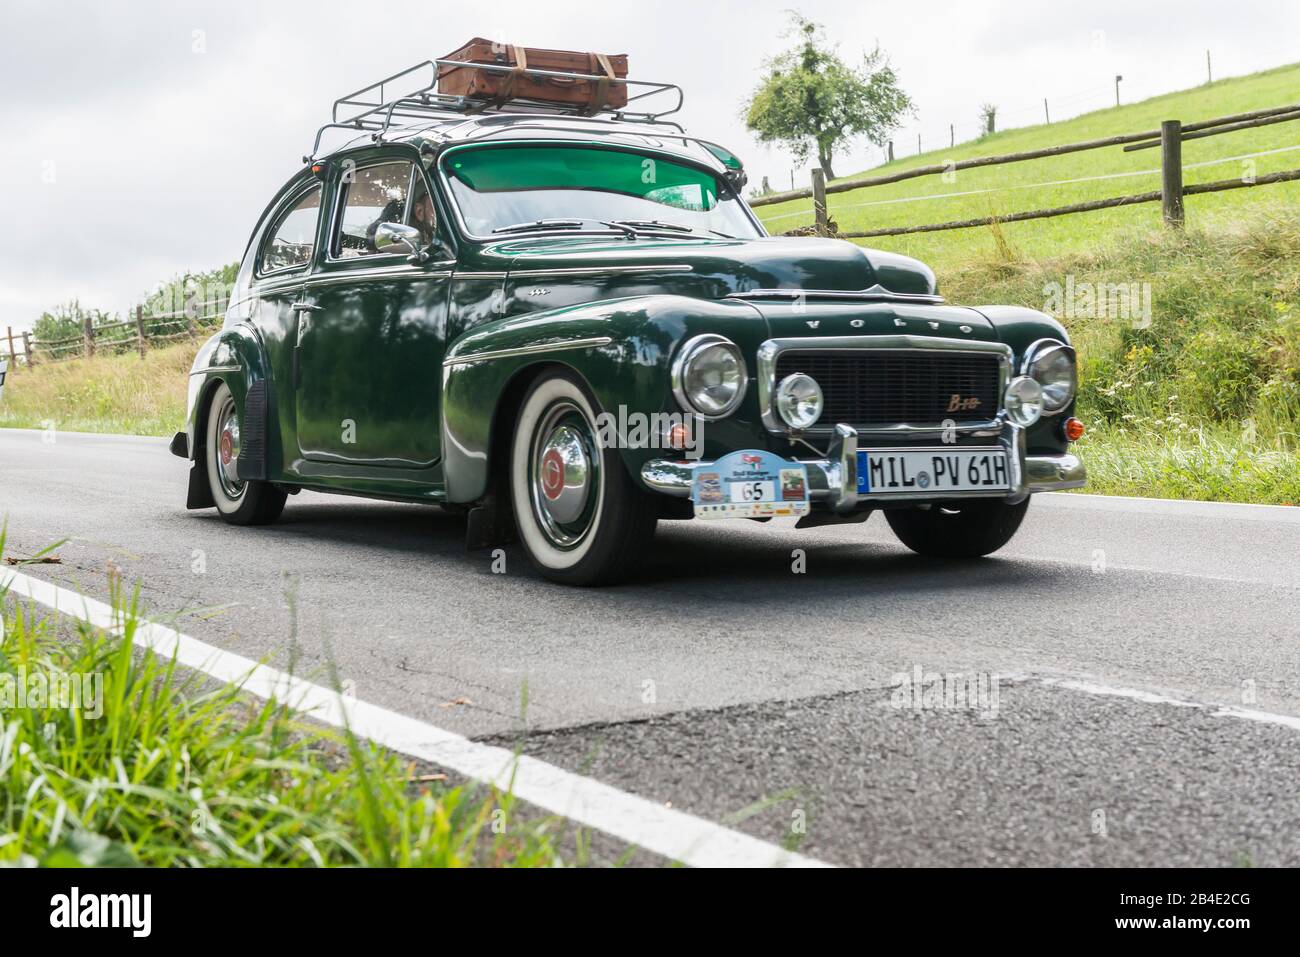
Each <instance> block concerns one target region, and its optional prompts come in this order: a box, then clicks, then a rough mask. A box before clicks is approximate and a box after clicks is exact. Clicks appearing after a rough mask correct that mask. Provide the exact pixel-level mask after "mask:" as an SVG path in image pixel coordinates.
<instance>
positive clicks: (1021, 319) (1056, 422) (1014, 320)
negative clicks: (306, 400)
mask: <svg viewBox="0 0 1300 957" xmlns="http://www.w3.org/2000/svg"><path fill="white" fill-rule="evenodd" d="M972 308H974V309H975V311H976V312H978V313H980V314H981V315H983V316H984V318H986V319H987V320H988V321H989V322H990V323H991V324H992V325H993V331H994V333H995V334H996V335H997V337H998V341H999V342H1003V343H1006V344H1007V345H1009V346H1010V347H1011V349H1012V351H1013V352H1015V366H1014V368H1015V370H1016V373H1017V374H1018V373H1019V372H1020V368H1021V363H1022V362H1023V361H1024V358H1025V352H1026V350H1028V349H1029V347H1030V346H1031V345H1033V344H1034V343H1035V342H1037V341H1038V340H1039V339H1058V340H1060V341H1061V342H1064V343H1065V344H1066V345H1069V344H1070V335H1069V333H1067V332H1066V331H1065V327H1064V326H1063V325H1061V324H1060V323H1059V322H1057V321H1056V320H1055V319H1053V318H1052V317H1051V316H1049V315H1048V314H1047V313H1045V312H1039V311H1038V310H1037V309H1028V308H1025V307H1024V306H974V307H972ZM1072 415H1074V402H1073V401H1071V402H1070V404H1069V405H1067V406H1066V407H1065V408H1064V409H1063V410H1062V411H1061V412H1059V413H1057V414H1056V415H1051V416H1043V418H1041V419H1039V420H1038V422H1036V423H1035V424H1034V425H1033V426H1032V427H1031V428H1030V429H1029V430H1028V431H1027V432H1026V433H1025V443H1026V445H1027V446H1028V448H1029V450H1030V451H1031V452H1040V451H1049V450H1050V451H1052V452H1064V451H1065V450H1066V448H1067V447H1068V446H1069V442H1068V441H1067V440H1066V438H1065V436H1064V434H1062V432H1061V423H1063V422H1064V421H1065V420H1066V419H1068V418H1070V416H1072Z"/></svg>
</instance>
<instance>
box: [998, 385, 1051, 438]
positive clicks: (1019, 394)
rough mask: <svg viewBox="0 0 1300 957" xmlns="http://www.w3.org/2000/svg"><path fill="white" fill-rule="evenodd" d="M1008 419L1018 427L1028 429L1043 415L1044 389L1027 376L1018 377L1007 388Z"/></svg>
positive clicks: (1005, 402) (1005, 403)
mask: <svg viewBox="0 0 1300 957" xmlns="http://www.w3.org/2000/svg"><path fill="white" fill-rule="evenodd" d="M1003 404H1004V405H1005V406H1006V410H1007V417H1008V418H1009V419H1011V421H1012V422H1014V423H1015V424H1016V425H1019V426H1021V427H1027V426H1031V425H1033V424H1034V423H1035V422H1037V421H1038V418H1039V416H1041V415H1042V414H1043V387H1042V386H1041V385H1039V384H1038V382H1037V381H1036V380H1034V379H1031V378H1029V376H1027V375H1022V376H1017V377H1016V378H1014V379H1012V380H1011V383H1010V384H1009V385H1008V386H1007V394H1006V399H1005V401H1004V402H1003Z"/></svg>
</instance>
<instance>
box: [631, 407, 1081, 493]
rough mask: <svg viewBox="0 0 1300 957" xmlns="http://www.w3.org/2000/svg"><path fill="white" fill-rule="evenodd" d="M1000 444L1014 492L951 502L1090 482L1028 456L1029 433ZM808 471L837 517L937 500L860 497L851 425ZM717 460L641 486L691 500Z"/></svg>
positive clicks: (647, 473)
mask: <svg viewBox="0 0 1300 957" xmlns="http://www.w3.org/2000/svg"><path fill="white" fill-rule="evenodd" d="M997 444H998V445H1000V446H1002V447H1003V448H1004V449H1006V451H1007V459H1008V462H1009V463H1010V471H1011V488H1010V489H1009V490H998V491H997V492H992V493H990V492H950V493H949V494H947V495H945V496H942V497H943V498H944V499H951V498H972V497H978V498H1003V499H1005V500H1006V501H1007V502H1008V503H1010V504H1015V503H1017V502H1021V501H1023V500H1024V499H1025V497H1026V496H1027V495H1031V494H1033V493H1034V492H1055V491H1060V490H1061V489H1067V488H1079V487H1081V486H1082V485H1083V484H1084V483H1085V482H1086V481H1087V471H1086V470H1085V469H1084V467H1083V462H1082V461H1080V460H1079V457H1078V456H1077V455H1071V454H1070V453H1069V452H1064V453H1062V454H1060V455H1026V454H1025V433H1024V430H1023V429H1021V428H1019V427H1018V426H1015V425H1012V424H1010V423H1006V424H1004V426H1003V429H1002V433H1001V435H999V436H998V439H997ZM799 461H800V462H802V463H803V464H804V465H806V466H807V467H808V497H809V498H810V499H811V500H812V501H814V502H824V503H826V504H827V505H829V506H830V507H831V509H832V510H833V511H836V512H851V511H853V510H854V509H856V508H857V507H858V505H859V504H869V503H871V502H873V501H889V502H897V501H906V500H908V499H934V498H935V495H934V494H933V493H932V492H907V493H902V494H899V493H891V494H887V495H872V494H870V493H868V494H866V495H862V494H859V493H858V433H857V430H856V429H854V428H852V427H851V426H848V425H837V426H835V438H834V440H833V442H832V443H831V447H830V449H829V451H828V452H827V455H826V457H825V458H820V459H799ZM712 464H713V462H712V460H706V459H698V460H695V461H691V460H670V459H652V460H651V461H649V462H646V463H645V464H644V465H643V466H641V480H642V481H643V482H644V483H645V485H646V487H647V488H649V489H650V490H651V491H655V492H662V493H663V494H665V495H675V496H678V497H680V498H688V497H689V496H690V494H691V484H692V481H693V478H694V473H695V468H696V467H697V466H709V465H712Z"/></svg>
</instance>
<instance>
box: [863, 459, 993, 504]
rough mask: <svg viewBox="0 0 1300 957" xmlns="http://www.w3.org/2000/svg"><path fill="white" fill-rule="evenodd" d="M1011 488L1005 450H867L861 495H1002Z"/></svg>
mask: <svg viewBox="0 0 1300 957" xmlns="http://www.w3.org/2000/svg"><path fill="white" fill-rule="evenodd" d="M1009 488H1011V471H1010V468H1009V466H1008V464H1007V453H1006V451H1005V450H1004V449H908V450H907V451H901V450H899V449H864V450H861V451H859V452H858V494H859V495H865V494H871V495H901V494H917V493H928V494H932V495H936V496H939V495H942V494H943V493H944V492H983V491H1003V490H1006V489H1009Z"/></svg>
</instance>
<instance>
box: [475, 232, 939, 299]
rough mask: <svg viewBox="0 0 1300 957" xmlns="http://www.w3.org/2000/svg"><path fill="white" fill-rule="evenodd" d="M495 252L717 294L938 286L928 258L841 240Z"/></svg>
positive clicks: (505, 246)
mask: <svg viewBox="0 0 1300 957" xmlns="http://www.w3.org/2000/svg"><path fill="white" fill-rule="evenodd" d="M485 251H486V250H485ZM490 254H491V255H492V257H493V258H496V257H504V258H507V259H509V260H510V272H511V273H516V272H521V273H526V274H536V272H537V271H542V272H550V271H554V270H582V271H586V270H600V269H606V268H607V269H609V270H610V271H611V272H624V273H626V272H628V271H629V267H631V269H632V270H635V271H637V272H643V273H645V274H653V273H654V272H656V268H655V267H658V268H660V269H662V270H663V272H664V274H665V276H666V275H668V274H670V273H671V274H673V275H675V276H678V277H679V278H680V279H682V280H683V281H685V282H688V283H689V282H691V281H692V280H693V281H694V282H695V283H698V284H700V285H702V286H703V287H704V288H703V289H700V290H699V293H697V294H701V295H709V294H711V295H710V297H711V298H720V297H722V296H725V295H728V294H730V293H734V292H744V291H749V290H754V289H792V290H805V291H812V290H836V291H842V292H850V291H857V290H864V289H870V288H872V287H873V286H880V287H882V288H884V289H886V290H889V291H890V292H896V293H903V294H922V295H926V294H931V295H932V294H933V293H934V292H935V281H934V273H933V272H931V271H930V269H929V267H927V266H926V265H925V264H924V263H921V262H919V261H917V260H915V259H911V258H909V257H907V256H900V255H897V254H895V253H888V252H883V251H880V250H875V249H864V248H862V247H861V246H856V245H854V244H853V243H850V242H846V241H844V240H839V239H818V238H803V237H780V236H772V237H764V238H762V239H735V240H730V239H707V238H702V237H692V238H689V239H661V238H654V237H648V236H646V237H639V238H637V239H634V240H619V239H610V238H608V237H604V236H602V237H599V238H595V237H591V236H568V237H558V236H557V237H547V238H543V239H538V238H530V239H526V240H513V241H508V242H502V243H498V244H494V245H493V247H492V248H491V250H490Z"/></svg>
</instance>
